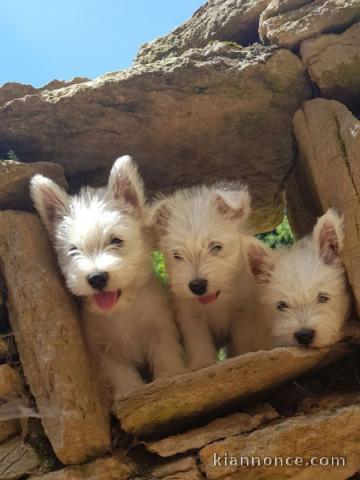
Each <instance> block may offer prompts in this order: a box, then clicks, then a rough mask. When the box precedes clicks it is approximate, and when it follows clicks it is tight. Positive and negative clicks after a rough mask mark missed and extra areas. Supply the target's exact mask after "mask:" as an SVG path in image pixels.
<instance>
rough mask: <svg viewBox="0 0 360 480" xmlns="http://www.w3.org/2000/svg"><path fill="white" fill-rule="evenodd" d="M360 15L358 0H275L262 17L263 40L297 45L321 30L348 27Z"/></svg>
mask: <svg viewBox="0 0 360 480" xmlns="http://www.w3.org/2000/svg"><path fill="white" fill-rule="evenodd" d="M359 19H360V4H359V1H358V0H348V1H346V2H344V1H343V0H272V1H271V2H270V4H269V5H268V7H267V8H266V9H265V10H264V12H263V13H262V14H261V17H260V25H259V33H260V38H261V39H262V40H263V41H264V42H269V43H272V44H275V45H279V46H281V47H287V48H295V47H297V46H298V45H299V44H300V42H302V41H303V40H305V39H306V38H311V37H315V36H316V35H318V34H319V33H323V32H329V31H339V30H341V29H345V28H346V27H348V26H350V25H351V24H353V23H355V22H357V21H358V20H359Z"/></svg>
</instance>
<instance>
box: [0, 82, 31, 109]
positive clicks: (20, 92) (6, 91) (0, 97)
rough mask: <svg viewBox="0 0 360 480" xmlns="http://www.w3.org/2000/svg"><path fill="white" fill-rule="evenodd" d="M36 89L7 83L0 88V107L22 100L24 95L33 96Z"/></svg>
mask: <svg viewBox="0 0 360 480" xmlns="http://www.w3.org/2000/svg"><path fill="white" fill-rule="evenodd" d="M36 92H37V89H36V88H35V87H33V86H32V85H23V84H22V83H16V82H8V83H5V84H4V85H2V86H1V87H0V105H4V104H5V103H6V102H9V101H10V100H13V99H14V98H22V97H25V95H33V94H34V93H36Z"/></svg>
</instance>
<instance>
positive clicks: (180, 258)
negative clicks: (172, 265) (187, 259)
mask: <svg viewBox="0 0 360 480" xmlns="http://www.w3.org/2000/svg"><path fill="white" fill-rule="evenodd" d="M173 255H174V258H175V260H178V261H180V260H184V259H183V258H182V256H181V255H180V254H179V253H178V252H174V253H173Z"/></svg>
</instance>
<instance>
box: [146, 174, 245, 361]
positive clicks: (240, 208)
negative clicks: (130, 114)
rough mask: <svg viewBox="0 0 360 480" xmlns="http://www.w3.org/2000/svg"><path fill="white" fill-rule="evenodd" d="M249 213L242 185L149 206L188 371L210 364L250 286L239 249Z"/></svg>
mask: <svg viewBox="0 0 360 480" xmlns="http://www.w3.org/2000/svg"><path fill="white" fill-rule="evenodd" d="M249 212H250V196H249V193H248V191H247V189H246V187H239V186H238V185H234V184H230V183H228V184H227V183H223V184H219V185H214V186H211V187H207V186H200V187H194V188H189V189H184V190H179V191H177V192H175V193H174V194H172V195H170V196H168V197H166V196H163V197H160V198H159V199H157V200H156V201H155V202H154V203H153V205H152V207H151V208H150V220H149V221H150V224H151V225H154V226H155V227H156V229H157V233H158V238H159V248H160V250H161V251H162V252H163V253H164V255H165V260H166V266H167V271H168V275H169V283H170V288H171V291H172V293H173V299H174V306H175V311H176V315H177V321H178V324H179V327H180V330H181V333H182V336H183V339H184V342H185V350H186V353H187V356H188V367H189V368H190V369H191V370H196V369H199V368H202V367H206V366H208V365H211V364H213V363H215V362H216V360H217V347H219V346H222V345H224V344H225V345H226V344H228V341H229V338H230V337H232V329H233V328H236V329H238V325H237V324H238V322H237V320H238V316H239V312H238V310H239V305H241V303H242V301H243V299H244V298H246V297H247V296H248V295H249V288H250V285H249V283H248V282H247V281H244V276H245V279H246V278H248V274H247V272H246V263H245V257H244V253H243V250H242V225H243V223H244V222H245V220H246V219H247V217H248V215H249ZM239 285H240V289H241V292H240V293H239ZM237 353H238V352H234V354H237Z"/></svg>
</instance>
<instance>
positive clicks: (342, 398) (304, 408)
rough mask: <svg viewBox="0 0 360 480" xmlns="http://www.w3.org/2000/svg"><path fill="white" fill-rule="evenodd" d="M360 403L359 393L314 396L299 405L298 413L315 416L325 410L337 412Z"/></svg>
mask: <svg viewBox="0 0 360 480" xmlns="http://www.w3.org/2000/svg"><path fill="white" fill-rule="evenodd" d="M355 403H360V393H359V392H349V393H332V394H329V395H312V396H311V397H306V398H304V399H303V400H301V402H300V403H299V405H298V409H297V411H298V413H300V414H306V415H308V414H313V413H321V412H323V411H325V410H335V409H337V408H339V407H344V406H347V405H352V404H355Z"/></svg>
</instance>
